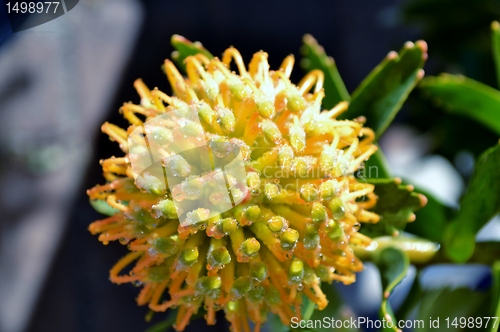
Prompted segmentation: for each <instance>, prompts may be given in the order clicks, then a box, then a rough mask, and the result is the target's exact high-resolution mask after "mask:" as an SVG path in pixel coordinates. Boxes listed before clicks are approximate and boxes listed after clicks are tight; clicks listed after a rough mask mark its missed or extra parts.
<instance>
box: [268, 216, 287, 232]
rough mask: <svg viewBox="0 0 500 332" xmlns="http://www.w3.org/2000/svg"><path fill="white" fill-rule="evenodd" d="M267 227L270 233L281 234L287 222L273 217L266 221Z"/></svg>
mask: <svg viewBox="0 0 500 332" xmlns="http://www.w3.org/2000/svg"><path fill="white" fill-rule="evenodd" d="M267 225H268V226H269V229H270V230H271V231H273V232H281V231H282V230H283V229H284V228H285V227H287V226H288V222H287V221H286V220H285V218H283V217H282V216H274V217H271V219H269V220H268V221H267Z"/></svg>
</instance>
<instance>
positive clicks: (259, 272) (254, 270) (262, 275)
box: [250, 262, 267, 282]
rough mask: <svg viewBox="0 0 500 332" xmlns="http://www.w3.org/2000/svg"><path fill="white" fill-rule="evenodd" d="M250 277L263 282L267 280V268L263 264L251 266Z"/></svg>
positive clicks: (257, 263) (258, 263)
mask: <svg viewBox="0 0 500 332" xmlns="http://www.w3.org/2000/svg"><path fill="white" fill-rule="evenodd" d="M250 275H251V276H252V277H254V278H255V279H257V280H258V281H260V282H262V281H264V280H265V279H266V278H267V267H266V264H264V263H262V262H255V263H253V264H252V265H251V266H250Z"/></svg>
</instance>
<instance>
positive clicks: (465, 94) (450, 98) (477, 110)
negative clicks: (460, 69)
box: [420, 74, 500, 134]
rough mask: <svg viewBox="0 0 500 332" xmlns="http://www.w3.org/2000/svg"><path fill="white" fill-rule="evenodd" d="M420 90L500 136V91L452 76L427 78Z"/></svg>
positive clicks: (464, 78)
mask: <svg viewBox="0 0 500 332" xmlns="http://www.w3.org/2000/svg"><path fill="white" fill-rule="evenodd" d="M420 87H421V88H422V89H423V90H424V91H425V93H427V94H428V95H429V96H430V98H432V99H434V100H435V101H436V102H437V103H438V104H442V105H443V106H444V107H445V109H448V110H449V111H450V112H452V113H456V114H460V115H463V116H466V117H468V118H471V119H473V120H475V121H477V122H479V123H481V124H483V125H484V126H486V127H488V128H490V129H491V130H493V131H494V132H495V133H497V134H500V91H498V90H495V89H493V88H492V87H489V86H487V85H486V84H483V83H481V82H478V81H475V80H473V79H470V78H467V77H464V76H459V75H450V74H442V75H440V76H433V77H427V78H425V79H423V80H422V82H421V83H420Z"/></svg>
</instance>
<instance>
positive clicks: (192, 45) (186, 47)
mask: <svg viewBox="0 0 500 332" xmlns="http://www.w3.org/2000/svg"><path fill="white" fill-rule="evenodd" d="M170 43H171V44H172V46H173V47H174V48H175V51H174V52H172V59H173V60H174V62H175V64H176V65H177V66H178V67H180V68H182V69H183V70H186V66H185V65H184V60H185V59H186V58H187V57H188V56H191V55H196V54H198V53H201V54H203V55H205V56H206V57H207V58H209V59H212V58H213V57H214V56H213V55H212V54H211V53H210V52H209V51H207V50H206V49H205V48H204V47H203V45H202V44H201V43H200V42H197V41H196V42H192V41H190V40H188V39H187V38H185V37H183V36H181V35H173V36H172V38H171V39H170Z"/></svg>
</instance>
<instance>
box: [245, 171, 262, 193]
mask: <svg viewBox="0 0 500 332" xmlns="http://www.w3.org/2000/svg"><path fill="white" fill-rule="evenodd" d="M247 185H248V188H250V190H252V191H253V190H257V189H259V188H260V176H259V174H258V173H257V172H248V173H247Z"/></svg>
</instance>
